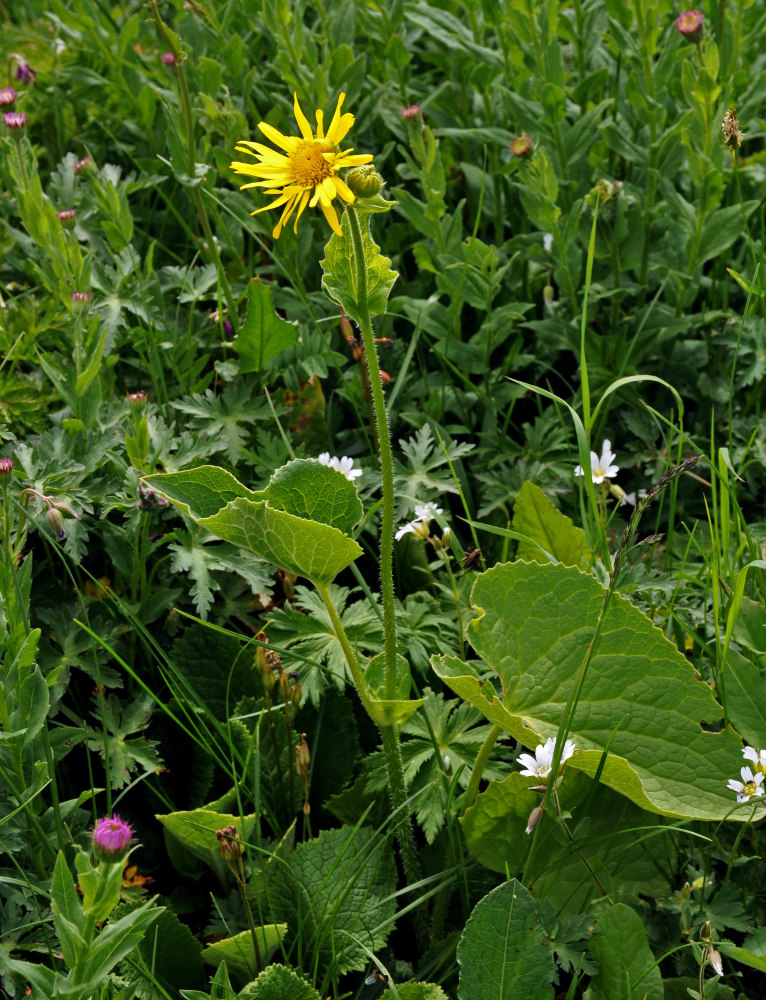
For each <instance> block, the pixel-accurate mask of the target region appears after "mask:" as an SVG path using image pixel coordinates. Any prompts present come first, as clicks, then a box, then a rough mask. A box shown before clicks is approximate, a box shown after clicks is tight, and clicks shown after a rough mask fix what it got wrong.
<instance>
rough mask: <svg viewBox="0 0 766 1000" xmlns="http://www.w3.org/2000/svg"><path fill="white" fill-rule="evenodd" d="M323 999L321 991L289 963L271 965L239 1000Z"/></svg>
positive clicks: (249, 985) (243, 991) (246, 988)
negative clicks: (290, 966) (318, 991)
mask: <svg viewBox="0 0 766 1000" xmlns="http://www.w3.org/2000/svg"><path fill="white" fill-rule="evenodd" d="M288 997H289V1000H321V997H320V995H319V993H317V991H316V990H315V989H314V987H313V986H312V985H311V984H310V983H307V982H306V980H305V979H304V978H303V976H299V975H298V973H297V972H295V970H294V969H291V968H289V966H287V965H270V966H269V967H268V969H264V970H263V972H262V973H261V974H260V975H259V976H258V978H257V979H256V980H255V982H253V983H249V984H248V985H247V986H246V987H245V988H244V989H243V990H242V992H241V993H240V994H239V1000H287V998H288Z"/></svg>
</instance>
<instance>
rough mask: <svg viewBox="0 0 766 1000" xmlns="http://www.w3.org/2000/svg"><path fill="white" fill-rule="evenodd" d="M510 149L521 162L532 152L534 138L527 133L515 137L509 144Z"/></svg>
mask: <svg viewBox="0 0 766 1000" xmlns="http://www.w3.org/2000/svg"><path fill="white" fill-rule="evenodd" d="M508 148H509V149H510V151H511V153H512V154H513V155H514V156H517V157H518V158H519V159H520V160H523V159H526V157H528V156H529V155H530V153H531V152H532V138H531V136H529V135H527V133H526V132H522V133H521V135H517V136H514V137H513V139H511V141H510V142H509V143H508Z"/></svg>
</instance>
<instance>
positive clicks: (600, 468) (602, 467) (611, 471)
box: [575, 439, 620, 483]
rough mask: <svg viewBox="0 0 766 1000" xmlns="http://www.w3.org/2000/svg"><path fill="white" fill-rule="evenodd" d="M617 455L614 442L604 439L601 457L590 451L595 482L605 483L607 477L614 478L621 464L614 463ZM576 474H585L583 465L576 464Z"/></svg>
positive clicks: (591, 469)
mask: <svg viewBox="0 0 766 1000" xmlns="http://www.w3.org/2000/svg"><path fill="white" fill-rule="evenodd" d="M615 458H617V456H616V455H615V454H614V452H613V451H612V442H611V441H609V440H607V439H604V443H603V444H602V445H601V457H600V458H599V456H598V455H597V454H596V453H595V451H592V452H591V453H590V472H591V476H592V478H593V482H594V483H603V481H604V480H605V479H613V478H614V477H615V476H616V475H617V473H618V472H619V471H620V467H619V465H612V462H613V461H614V460H615ZM575 475H576V476H582V475H584V472H583V469H582V466H581V465H576V466H575Z"/></svg>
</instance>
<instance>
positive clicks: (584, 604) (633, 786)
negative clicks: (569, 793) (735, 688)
mask: <svg viewBox="0 0 766 1000" xmlns="http://www.w3.org/2000/svg"><path fill="white" fill-rule="evenodd" d="M604 596H605V591H604V590H603V588H602V587H601V586H600V585H599V584H598V582H597V581H596V580H595V579H594V578H593V577H591V576H588V575H586V574H584V573H581V572H580V571H579V570H577V569H574V568H571V567H567V566H562V565H546V566H539V565H536V564H533V563H525V562H515V563H506V564H503V565H499V566H495V567H493V569H491V570H488V571H487V572H486V573H483V574H482V575H481V576H480V577H478V578H477V581H476V583H475V585H474V589H473V594H472V601H473V604H474V606H475V607H476V609H477V611H478V614H479V617H478V618H477V619H475V620H474V621H473V622H471V624H470V625H469V626H468V630H467V634H468V638H469V640H470V642H471V645H472V646H473V647H474V649H475V650H476V651H477V652H478V653H479V655H480V656H481V657H482V659H483V660H484V661H485V663H486V664H487V665H488V666H489V667H490V668H491V669H492V671H494V672H495V673H496V675H497V676H498V677H499V679H500V681H501V684H502V691H503V695H502V697H500V696H499V695H498V693H497V692H496V690H495V688H494V687H493V685H492V683H491V682H490V681H489V680H487V679H485V678H484V677H480V676H479V675H478V674H477V673H476V671H475V670H474V669H472V667H470V666H467V665H466V664H463V663H461V662H460V661H459V660H458V659H456V658H452V657H445V658H443V659H442V660H440V661H437V662H435V664H434V665H435V669H436V671H437V673H438V674H439V675H440V676H441V677H442V678H443V679H444V680H445V681H446V682H447V683H448V684H449V686H450V687H452V688H453V690H454V691H456V692H457V693H458V694H460V695H461V696H462V697H463V698H466V699H467V700H468V701H469V702H470V703H471V704H472V705H475V706H476V707H477V708H479V709H480V710H481V711H482V712H483V713H484V714H485V715H486V717H487V718H488V719H489V720H490V721H492V722H496V723H497V724H499V725H500V726H502V727H503V729H505V731H506V732H508V733H510V734H511V735H512V736H514V737H515V738H516V739H517V740H520V741H521V742H522V743H524V744H525V746H528V747H530V748H533V747H534V746H535V745H536V744H537V743H538V742H540V741H542V740H544V739H545V738H547V737H549V736H555V735H556V733H557V731H558V727H559V723H560V722H561V719H562V716H563V712H564V708H565V706H566V703H567V699H568V698H569V695H570V693H571V690H572V685H573V683H574V681H575V677H576V675H577V673H578V671H579V669H580V666H581V664H582V662H583V657H584V656H585V654H586V651H587V649H588V646H589V644H590V643H591V642H592V641H593V639H594V630H595V625H596V622H597V620H598V617H599V613H600V611H601V609H602V605H603V601H604ZM721 715H722V711H721V708H720V706H719V705H718V704H717V702H716V701H715V699H714V698H713V695H712V693H711V691H710V688H709V687H708V686H707V685H706V684H704V683H703V682H702V681H699V680H697V679H696V678H695V677H694V674H693V672H692V667H691V665H690V664H689V663H688V662H687V660H686V658H685V657H684V656H683V655H682V654H681V653H680V652H679V651H678V650H677V649H676V647H675V646H674V645H673V644H672V643H671V642H669V641H668V640H667V639H666V638H665V636H664V635H663V634H662V632H660V631H659V629H657V628H655V626H654V625H653V624H652V623H651V621H650V620H649V619H648V618H647V617H646V615H644V614H643V613H642V612H641V611H639V610H638V609H637V608H634V607H633V605H632V604H630V603H629V602H628V601H627V600H625V599H624V598H621V597H619V596H617V595H614V596H613V597H612V600H611V602H610V604H609V607H608V609H607V612H606V615H605V618H604V621H603V624H602V628H601V631H600V634H599V636H598V638H597V639H596V641H595V644H594V648H593V655H592V657H591V661H590V666H589V668H588V671H587V674H586V675H585V681H584V685H583V688H582V691H581V694H580V699H579V702H578V705H577V709H576V711H575V715H574V719H573V723H572V729H571V733H570V736H571V738H572V739H573V740H574V741H575V743H576V744H577V746H578V747H579V748H581V752H580V753H579V754H577V755H576V756H575V758H574V759H573V760H571V761H570V762H569V764H568V765H567V766H568V767H576V768H579V769H580V770H583V771H585V772H586V773H588V774H591V775H593V774H595V773H596V770H597V768H598V767H599V762H600V761H601V757H602V754H603V751H604V749H605V748H606V747H607V746H608V747H609V757H608V758H607V761H606V764H605V767H604V770H603V773H602V775H601V781H602V782H604V783H605V784H607V785H609V786H610V787H611V788H614V789H615V790H616V791H619V792H621V793H622V794H623V795H627V796H628V798H631V799H633V801H634V802H636V803H637V804H638V805H640V806H641V807H642V808H644V809H649V810H650V811H652V812H660V813H665V814H666V815H670V816H678V817H685V818H696V819H722V818H723V817H728V816H730V815H732V807H733V803H732V797H731V794H730V793H729V791H728V789H727V788H726V780H727V778H729V777H731V776H732V775H733V774H734V773H735V772H736V770H737V768H738V766H739V763H740V759H741V752H742V747H741V742H740V740H739V738H738V737H737V735H736V734H735V733H734V732H733V731H732V730H731V729H729V728H727V729H724V730H722V731H719V732H706V731H705V730H704V729H703V723H704V724H706V725H709V726H712V727H716V725H717V723H718V720H719V719H720V718H721ZM733 815H734V817H735V818H742V819H745V818H746V817H747V815H749V810H747V809H743V810H740V811H739V812H738V811H736V809H735V810H734V813H733Z"/></svg>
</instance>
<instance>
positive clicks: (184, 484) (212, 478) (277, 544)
mask: <svg viewBox="0 0 766 1000" xmlns="http://www.w3.org/2000/svg"><path fill="white" fill-rule="evenodd" d="M146 482H147V483H148V484H149V485H150V486H151V488H152V489H153V490H156V491H157V492H158V493H159V494H161V495H162V496H164V497H166V498H167V499H168V500H170V501H171V503H174V504H175V505H176V506H177V507H179V508H180V509H181V510H183V511H184V512H185V513H186V514H188V515H189V516H190V517H192V518H193V519H194V520H195V521H196V522H197V523H198V524H199V525H201V526H202V527H204V528H207V530H208V531H210V532H212V534H214V535H216V536H217V537H218V538H222V539H224V541H227V542H232V543H233V544H234V545H240V546H242V548H245V549H249V550H250V551H251V552H255V553H256V555H258V556H261V557H262V558H263V559H267V560H268V561H269V562H271V563H273V564H274V565H275V566H278V567H280V568H281V569H285V570H288V571H289V572H291V573H295V574H296V575H297V576H306V577H308V578H309V579H310V580H312V581H314V582H315V583H330V582H332V580H333V579H334V578H335V577H336V576H337V575H338V573H340V572H341V570H344V569H345V568H346V567H347V566H348V565H349V564H350V563H352V562H353V561H354V560H355V559H357V558H358V557H359V556H360V555H361V553H362V549H361V547H360V546H359V545H358V544H357V542H355V541H354V539H353V538H351V537H350V536H349V535H348V534H347V533H346V532H347V531H350V530H351V528H352V527H353V525H354V524H355V523H356V522H357V521H358V520H359V519H360V518H361V514H362V506H361V503H360V501H359V497H358V495H357V492H356V488H355V486H354V485H353V483H351V482H349V480H347V479H346V477H345V476H344V475H343V474H342V473H340V472H337V471H336V470H335V469H330V468H329V467H327V466H324V465H321V464H320V463H319V462H313V461H305V460H300V459H298V460H295V461H293V462H289V463H288V464H287V465H285V466H283V467H282V468H281V469H278V470H277V471H276V472H275V473H274V475H273V476H272V478H271V482H270V483H269V485H268V486H267V487H266V489H265V490H262V491H260V492H253V491H252V490H249V489H247V487H245V486H243V485H242V484H241V483H240V482H239V481H238V480H237V479H235V478H234V476H232V475H231V473H229V472H227V471H226V470H225V469H219V468H217V467H215V466H204V467H201V468H198V469H190V470H188V471H187V472H177V473H168V474H166V475H156V476H148V477H147V479H146ZM310 518H316V520H313V519H310Z"/></svg>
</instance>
